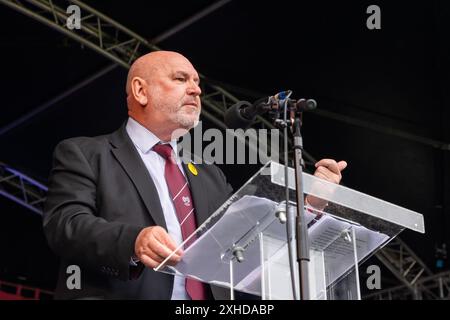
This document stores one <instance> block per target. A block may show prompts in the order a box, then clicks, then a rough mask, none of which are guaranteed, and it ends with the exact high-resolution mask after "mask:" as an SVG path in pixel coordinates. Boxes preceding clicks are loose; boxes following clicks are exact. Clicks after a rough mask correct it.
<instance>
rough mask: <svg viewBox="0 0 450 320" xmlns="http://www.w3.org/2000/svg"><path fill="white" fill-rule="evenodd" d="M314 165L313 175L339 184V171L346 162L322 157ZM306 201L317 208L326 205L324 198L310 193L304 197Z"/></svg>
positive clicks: (340, 177)
mask: <svg viewBox="0 0 450 320" xmlns="http://www.w3.org/2000/svg"><path fill="white" fill-rule="evenodd" d="M315 167H316V171H315V172H314V176H316V177H318V178H321V179H324V180H327V181H329V182H332V183H336V184H339V183H340V182H341V179H342V174H341V172H342V170H344V169H345V168H346V167H347V162H345V161H339V162H336V161H335V160H333V159H322V160H320V161H319V162H317V163H316V164H315ZM306 203H307V204H309V205H311V206H313V207H314V208H317V209H319V210H323V209H324V208H325V207H326V205H327V201H326V200H323V199H320V198H317V197H314V196H311V195H308V196H307V197H306Z"/></svg>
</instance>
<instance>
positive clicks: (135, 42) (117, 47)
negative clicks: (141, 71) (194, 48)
mask: <svg viewBox="0 0 450 320" xmlns="http://www.w3.org/2000/svg"><path fill="white" fill-rule="evenodd" d="M0 3H3V4H5V5H6V6H8V7H10V8H12V9H14V10H16V11H19V12H21V13H23V14H25V15H27V16H29V17H31V18H33V19H35V20H38V21H39V22H41V23H44V24H45V25H47V26H49V27H51V28H52V29H55V30H56V31H58V32H61V33H62V34H64V35H66V36H68V37H70V38H72V39H74V40H75V41H78V42H79V43H81V44H83V45H85V46H86V47H88V48H90V49H92V50H94V51H96V52H97V53H99V54H101V55H103V56H105V57H106V58H108V59H110V60H112V61H114V62H115V63H117V64H119V65H120V66H122V67H124V68H127V69H128V68H129V67H130V65H131V64H132V63H133V61H134V60H136V59H137V58H138V57H140V56H141V55H142V54H145V53H148V52H151V51H158V50H161V49H160V48H159V47H157V46H156V45H154V44H153V43H150V42H149V41H147V40H146V39H144V38H143V37H141V36H139V35H138V34H136V33H134V32H133V31H131V30H129V29H127V28H126V27H124V26H123V25H121V24H119V23H117V22H116V21H114V20H112V19H111V18H109V17H107V16H105V15H103V14H102V13H100V12H98V11H96V10H95V9H93V8H91V7H89V6H87V5H86V4H84V3H82V2H80V1H77V0H70V1H67V4H68V5H70V4H74V5H77V6H79V7H80V9H81V29H72V30H71V29H69V28H68V27H67V25H66V24H67V19H68V16H69V14H67V13H66V8H64V7H62V6H58V5H56V4H55V3H54V1H52V0H24V1H21V2H19V1H14V0H0ZM200 78H201V80H202V81H201V83H202V89H203V92H204V93H205V94H204V95H203V98H202V100H203V101H202V102H203V104H204V105H205V106H206V107H207V108H206V109H207V110H202V111H203V114H204V116H205V117H207V118H208V119H209V120H211V121H213V122H214V123H215V124H216V125H218V126H219V127H221V128H226V126H225V124H224V122H223V120H222V119H223V114H224V112H225V110H226V109H227V108H228V107H229V106H230V105H232V104H234V103H236V102H237V101H238V99H237V98H236V97H235V96H233V95H232V94H231V93H229V92H227V91H226V90H225V89H223V88H221V87H219V86H216V85H213V84H211V83H210V82H209V81H208V79H206V77H205V76H203V75H200ZM260 121H265V120H263V119H262V118H261V119H260ZM267 125H270V123H268V122H267Z"/></svg>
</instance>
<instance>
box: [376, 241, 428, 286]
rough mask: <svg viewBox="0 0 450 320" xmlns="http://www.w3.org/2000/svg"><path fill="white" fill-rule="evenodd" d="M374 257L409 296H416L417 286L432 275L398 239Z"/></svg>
mask: <svg viewBox="0 0 450 320" xmlns="http://www.w3.org/2000/svg"><path fill="white" fill-rule="evenodd" d="M375 255H376V257H377V258H378V259H379V260H380V261H381V262H382V263H383V264H384V265H385V266H386V267H387V268H388V269H389V270H390V271H391V272H392V273H393V274H394V276H395V277H396V278H397V279H398V280H400V281H401V282H402V283H403V286H404V288H406V289H408V290H409V292H410V294H413V295H416V291H417V284H418V283H419V282H420V281H423V279H424V278H427V277H430V276H432V275H433V273H432V272H431V270H430V269H429V268H428V267H427V266H426V265H425V263H424V262H423V261H422V260H420V259H419V257H417V256H416V255H415V254H414V252H413V251H412V250H411V249H410V248H409V247H408V246H407V245H406V244H405V243H404V242H403V241H402V240H401V239H399V238H398V237H397V238H394V239H393V240H392V241H390V242H389V243H388V244H387V245H386V246H385V247H383V249H382V250H379V251H378V252H377V253H376V254H375Z"/></svg>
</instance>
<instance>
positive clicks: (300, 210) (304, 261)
mask: <svg viewBox="0 0 450 320" xmlns="http://www.w3.org/2000/svg"><path fill="white" fill-rule="evenodd" d="M290 94H291V92H290V93H289V94H288V95H287V97H286V99H285V100H284V103H283V120H281V119H277V118H278V117H279V113H278V112H277V113H276V114H277V116H276V118H275V121H274V123H275V125H276V126H278V127H279V128H281V129H283V130H284V158H285V172H284V176H285V186H286V217H287V219H286V221H287V225H286V228H287V239H288V252H289V264H290V269H291V280H292V286H293V287H292V290H293V296H294V299H297V294H296V293H297V290H296V280H295V267H294V260H295V258H296V261H297V263H298V272H299V288H300V297H299V299H300V300H310V294H309V276H308V275H309V261H310V257H309V239H308V228H307V225H306V221H305V214H304V198H303V180H302V178H303V166H304V162H303V158H302V150H303V138H302V135H301V124H302V122H301V115H302V110H301V108H300V107H297V106H296V105H294V107H293V108H292V110H290V109H291V106H288V104H289V96H290ZM288 109H289V111H290V115H292V114H293V117H292V116H291V119H289V120H288V119H287V112H288ZM272 116H273V114H272ZM289 126H292V128H291V133H292V139H293V149H294V170H295V196H296V201H297V210H296V216H295V219H291V214H290V211H289V180H288V166H289V158H288V151H287V149H288V147H287V145H288V127H289ZM293 221H294V223H295V239H296V243H295V249H296V257H295V256H294V252H293V249H292V248H291V243H292V236H293V235H292V233H293V229H294V226H292V222H293Z"/></svg>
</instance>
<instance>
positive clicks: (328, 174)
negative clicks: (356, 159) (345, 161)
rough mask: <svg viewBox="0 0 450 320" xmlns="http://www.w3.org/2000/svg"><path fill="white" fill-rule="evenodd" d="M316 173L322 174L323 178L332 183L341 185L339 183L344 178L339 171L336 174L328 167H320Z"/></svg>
mask: <svg viewBox="0 0 450 320" xmlns="http://www.w3.org/2000/svg"><path fill="white" fill-rule="evenodd" d="M316 171H317V172H318V173H321V174H322V175H323V176H325V177H326V180H328V181H331V182H335V183H339V181H340V180H341V178H342V176H341V173H340V172H339V171H338V173H335V172H332V171H330V170H329V169H328V168H326V167H319V168H317V170H316Z"/></svg>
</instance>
